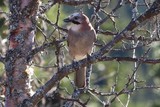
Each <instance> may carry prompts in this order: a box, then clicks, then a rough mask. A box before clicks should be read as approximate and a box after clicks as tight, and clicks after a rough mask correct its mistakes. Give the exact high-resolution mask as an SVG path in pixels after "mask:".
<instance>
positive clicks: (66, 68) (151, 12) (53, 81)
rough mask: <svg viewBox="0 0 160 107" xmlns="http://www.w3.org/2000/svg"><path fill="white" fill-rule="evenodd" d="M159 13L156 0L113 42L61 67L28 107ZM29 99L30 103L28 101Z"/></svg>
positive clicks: (159, 6) (26, 101)
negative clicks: (86, 56) (62, 80)
mask: <svg viewBox="0 0 160 107" xmlns="http://www.w3.org/2000/svg"><path fill="white" fill-rule="evenodd" d="M159 13H160V0H156V1H155V2H154V3H153V5H152V6H151V8H150V9H149V10H147V11H146V12H145V13H144V14H142V15H141V16H139V17H138V18H137V19H136V20H132V21H131V22H130V23H129V25H128V26H127V27H126V28H125V29H124V30H123V31H122V32H121V33H119V34H117V35H116V37H115V38H114V39H113V40H112V41H111V42H109V43H107V44H106V45H105V46H104V47H102V48H101V49H100V50H99V51H98V52H95V53H93V55H91V57H89V58H85V59H83V60H80V61H78V62H77V63H76V64H75V63H72V64H70V65H66V66H63V67H62V68H61V69H59V71H58V72H57V73H56V74H55V75H53V77H52V78H51V79H50V80H49V81H48V82H47V83H46V84H45V85H44V86H42V87H40V88H39V89H38V90H37V91H36V93H35V94H34V95H33V96H32V97H31V98H30V99H29V100H25V101H24V104H26V106H27V107H29V106H28V105H27V104H32V105H33V106H34V105H36V104H37V103H38V102H39V101H40V100H41V98H42V97H43V96H44V95H45V94H46V93H47V92H48V91H49V90H50V89H51V88H52V87H53V86H55V85H56V84H57V83H58V82H59V81H60V80H61V79H62V78H64V77H65V76H67V75H68V74H70V73H72V72H74V71H75V70H76V69H77V68H80V67H84V66H86V65H88V64H92V63H96V62H98V61H99V59H101V58H102V56H103V55H104V54H105V53H107V52H109V50H108V49H111V48H112V47H113V46H114V45H115V43H117V42H120V41H121V40H122V39H123V38H124V37H126V36H128V35H127V32H129V31H132V30H133V29H134V28H136V27H137V26H138V25H140V24H141V23H142V22H144V21H146V20H147V19H150V18H151V17H153V16H155V15H157V14H159ZM122 59H123V60H124V59H125V58H122ZM122 59H121V60H122ZM119 60H120V59H119ZM128 60H131V61H132V60H134V61H137V60H138V59H137V60H136V59H130V58H128ZM143 61H144V62H145V61H146V62H148V63H151V62H152V61H151V60H142V62H143ZM158 61H159V60H158ZM28 101H29V103H28Z"/></svg>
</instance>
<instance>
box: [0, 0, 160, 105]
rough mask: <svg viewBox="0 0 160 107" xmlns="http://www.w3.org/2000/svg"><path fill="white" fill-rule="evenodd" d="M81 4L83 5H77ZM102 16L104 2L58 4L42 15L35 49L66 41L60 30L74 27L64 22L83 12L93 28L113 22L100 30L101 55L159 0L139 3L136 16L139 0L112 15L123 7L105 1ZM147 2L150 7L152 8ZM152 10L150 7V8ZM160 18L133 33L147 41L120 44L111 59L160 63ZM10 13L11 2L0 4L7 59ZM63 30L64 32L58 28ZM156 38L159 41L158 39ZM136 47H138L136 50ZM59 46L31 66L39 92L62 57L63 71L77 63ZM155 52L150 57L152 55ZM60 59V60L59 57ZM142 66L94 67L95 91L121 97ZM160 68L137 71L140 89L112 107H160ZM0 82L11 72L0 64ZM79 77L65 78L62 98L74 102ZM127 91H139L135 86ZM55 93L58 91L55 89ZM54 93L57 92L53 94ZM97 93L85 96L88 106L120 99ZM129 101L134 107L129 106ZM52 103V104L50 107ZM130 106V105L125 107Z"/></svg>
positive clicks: (0, 38)
mask: <svg viewBox="0 0 160 107" xmlns="http://www.w3.org/2000/svg"><path fill="white" fill-rule="evenodd" d="M77 1H78V0H77ZM101 1H102V2H101V6H102V7H104V8H102V10H101V11H98V12H95V6H97V5H98V3H99V0H95V2H94V3H93V4H83V5H77V6H73V5H67V4H63V3H61V4H55V5H53V6H52V7H51V8H50V9H49V10H47V11H46V12H45V13H43V14H41V17H43V18H44V19H46V20H49V21H50V22H47V21H46V20H44V19H43V18H37V29H36V38H35V47H38V46H41V45H43V44H44V43H48V42H51V41H52V40H54V39H62V38H66V37H67V34H66V32H65V31H63V30H61V29H60V28H64V29H67V28H68V26H69V25H68V24H66V23H64V22H63V19H64V18H66V17H67V16H68V15H70V14H72V13H74V12H79V11H83V12H84V14H86V15H87V16H88V17H89V19H90V21H91V23H92V25H93V26H94V27H96V24H97V23H98V22H99V21H100V20H101V19H103V18H105V17H108V18H107V20H106V21H105V23H103V24H102V25H100V26H98V28H97V29H96V30H97V36H98V38H97V44H99V45H95V51H98V50H99V49H100V48H101V47H102V46H103V45H104V44H106V43H108V42H109V41H111V40H112V39H113V38H114V37H115V34H117V33H119V32H121V31H122V30H124V29H125V28H126V26H127V25H128V24H129V22H130V21H131V20H132V18H133V17H135V18H136V17H138V16H139V15H141V14H142V13H144V12H145V11H146V10H147V9H148V8H149V6H150V5H151V4H152V3H153V2H154V0H138V2H136V3H138V5H137V8H136V9H137V10H136V14H135V13H134V11H133V10H134V9H133V8H134V6H135V5H133V4H134V2H135V1H136V0H123V4H122V6H120V7H119V8H118V9H117V10H116V11H115V12H114V13H113V14H111V12H112V11H113V9H114V8H115V7H116V6H117V3H118V0H101ZM41 2H42V4H41V7H43V6H44V7H45V5H44V4H49V2H48V1H46V0H42V1H41ZM146 3H147V4H146ZM147 6H148V7H147ZM159 24H160V20H159V17H158V16H157V17H154V18H152V19H150V20H147V22H145V23H142V24H141V25H140V26H139V27H138V28H136V29H134V31H133V32H132V33H134V36H136V37H137V38H138V37H144V38H146V40H142V41H139V40H136V39H135V40H134V39H124V40H122V41H121V42H120V43H117V44H116V45H115V47H114V48H112V49H111V50H110V52H109V53H107V54H105V55H106V56H108V57H132V58H133V57H137V58H138V57H143V56H144V57H145V58H148V59H158V58H159V56H160V42H159V36H160V35H159V29H160V28H159V27H160V26H159ZM8 26H9V8H8V2H7V1H6V0H0V53H1V54H2V55H5V52H6V50H7V49H8V36H9V29H8ZM57 26H58V27H60V28H58V29H57ZM101 31H107V32H110V33H102V32H101ZM153 38H156V39H157V40H156V41H153V40H152V39H153ZM134 46H136V48H134V49H132V48H133V47H134ZM57 47H58V46H51V47H49V48H47V49H45V50H44V51H42V52H41V53H38V54H37V55H36V56H35V57H34V59H33V61H32V62H31V63H30V68H31V69H32V70H34V75H33V77H32V78H33V81H32V87H33V90H34V91H36V89H37V88H38V87H40V86H42V85H44V84H45V83H46V81H47V80H49V79H50V78H51V77H52V76H53V75H54V73H55V72H57V56H58V66H59V67H61V66H63V65H65V64H70V63H71V62H72V60H71V58H70V56H69V55H68V50H67V43H66V41H64V42H62V43H61V44H60V46H59V48H57ZM148 49H150V51H149V52H148V53H147V54H145V53H146V52H147V50H148ZM57 54H58V55H57ZM137 64H138V62H137V63H135V62H129V61H116V60H111V61H101V62H98V63H95V64H93V71H92V74H91V88H93V89H97V90H98V91H99V92H104V93H110V92H112V91H113V90H114V91H116V92H119V91H121V90H122V89H124V87H125V85H126V84H127V82H128V78H129V76H131V75H132V73H133V72H134V70H135V68H136V67H137ZM159 65H160V64H159V63H157V64H145V63H141V64H140V65H139V66H138V67H137V70H136V80H137V83H136V87H138V88H137V89H136V90H134V91H133V92H130V93H129V94H122V95H120V96H118V97H117V98H116V100H115V101H114V102H113V103H112V104H111V107H143V106H145V107H160V102H159V99H160V89H159V88H157V87H159V86H160V66H159ZM0 76H1V78H0V80H1V82H3V81H4V78H5V69H4V65H3V64H2V63H0ZM72 80H73V74H70V75H69V76H68V77H65V78H63V79H62V80H61V81H60V83H59V90H58V94H60V95H61V96H64V97H68V96H69V95H71V94H72V93H73V90H74V88H73V86H72ZM145 86H155V87H156V88H152V87H150V88H144V87H145ZM127 89H133V84H132V85H130V86H129V87H128V88H127ZM53 90H55V87H53ZM0 91H1V94H2V95H3V87H0ZM50 93H52V91H51V92H50ZM96 96H97V97H98V99H99V100H100V101H99V100H97V98H96V97H95V96H92V95H91V94H88V93H86V94H84V95H83V96H82V98H81V99H82V101H84V102H85V101H86V100H87V99H88V98H89V97H91V98H90V100H89V102H88V104H87V107H102V106H103V104H102V102H101V101H104V102H106V101H108V100H109V99H112V98H113V97H114V96H112V95H111V96H102V95H96ZM1 102H3V100H2V101H1ZM128 102H129V103H128ZM46 103H48V104H46ZM61 103H62V101H61V100H60V99H56V97H55V98H47V100H42V102H41V103H39V105H38V107H53V106H54V107H60V105H61ZM127 103H128V106H125V105H126V104H127Z"/></svg>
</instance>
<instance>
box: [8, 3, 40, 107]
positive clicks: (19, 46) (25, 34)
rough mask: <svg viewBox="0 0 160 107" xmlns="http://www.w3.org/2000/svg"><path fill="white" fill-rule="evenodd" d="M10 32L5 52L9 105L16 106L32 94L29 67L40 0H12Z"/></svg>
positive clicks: (10, 4)
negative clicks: (29, 56)
mask: <svg viewBox="0 0 160 107" xmlns="http://www.w3.org/2000/svg"><path fill="white" fill-rule="evenodd" d="M9 7H10V14H11V15H10V26H9V30H10V35H9V49H8V51H7V53H6V61H5V68H6V75H7V78H6V93H5V94H6V101H5V106H6V107H17V106H19V105H21V103H22V102H23V100H24V99H28V98H29V97H30V96H31V92H32V90H31V85H30V81H31V80H30V76H31V74H32V72H33V71H32V70H30V69H29V68H28V66H27V65H28V63H29V61H30V59H29V58H28V57H27V56H28V55H29V53H30V52H31V49H32V47H33V42H34V36H35V28H36V27H35V26H36V14H37V10H38V0H9Z"/></svg>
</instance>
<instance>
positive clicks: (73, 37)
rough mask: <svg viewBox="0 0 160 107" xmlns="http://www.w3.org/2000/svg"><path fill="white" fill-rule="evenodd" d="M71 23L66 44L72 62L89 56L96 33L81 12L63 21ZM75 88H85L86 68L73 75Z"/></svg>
mask: <svg viewBox="0 0 160 107" xmlns="http://www.w3.org/2000/svg"><path fill="white" fill-rule="evenodd" d="M64 22H66V23H69V22H70V23H72V25H71V26H70V28H69V29H68V32H67V33H68V37H67V44H68V50H69V55H70V56H71V58H72V59H73V61H79V60H82V59H84V58H87V56H89V55H91V53H92V51H93V47H94V42H95V41H96V31H95V29H94V28H93V26H92V25H91V22H90V21H89V18H88V17H87V16H86V15H85V14H84V13H83V12H75V13H73V14H71V15H69V16H68V17H67V18H65V19H64ZM74 80H75V85H76V87H77V88H84V87H86V67H82V68H79V69H78V71H76V73H75V79H74Z"/></svg>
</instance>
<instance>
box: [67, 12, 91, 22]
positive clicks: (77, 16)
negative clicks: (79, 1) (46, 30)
mask: <svg viewBox="0 0 160 107" xmlns="http://www.w3.org/2000/svg"><path fill="white" fill-rule="evenodd" d="M64 22H71V23H73V24H77V25H79V24H83V23H89V19H88V17H87V16H86V15H85V14H83V13H81V12H78V13H73V14H71V15H70V16H68V17H67V18H66V19H64Z"/></svg>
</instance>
